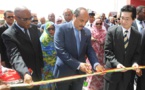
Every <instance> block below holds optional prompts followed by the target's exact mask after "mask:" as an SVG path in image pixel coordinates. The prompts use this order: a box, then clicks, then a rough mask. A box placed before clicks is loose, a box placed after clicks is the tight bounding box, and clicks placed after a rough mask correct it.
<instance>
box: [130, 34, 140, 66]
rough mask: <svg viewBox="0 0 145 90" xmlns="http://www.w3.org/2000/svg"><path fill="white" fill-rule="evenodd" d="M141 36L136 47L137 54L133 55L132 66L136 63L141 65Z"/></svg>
mask: <svg viewBox="0 0 145 90" xmlns="http://www.w3.org/2000/svg"><path fill="white" fill-rule="evenodd" d="M140 47H141V35H140V34H139V37H138V42H137V45H136V49H135V53H134V55H133V60H132V64H134V63H137V64H141V63H140V61H141V60H140V58H141V57H140V55H141V48H140Z"/></svg>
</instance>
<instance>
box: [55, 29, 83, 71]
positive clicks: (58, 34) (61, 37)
mask: <svg viewBox="0 0 145 90" xmlns="http://www.w3.org/2000/svg"><path fill="white" fill-rule="evenodd" d="M65 38H70V40H71V37H65V34H64V31H63V29H62V28H61V27H60V26H58V27H56V30H55V35H54V45H55V49H56V52H57V56H58V57H59V58H60V59H61V60H62V61H63V62H64V63H65V64H67V65H68V66H70V67H71V68H72V69H74V70H77V68H78V67H79V65H80V62H79V61H78V60H76V59H75V58H73V57H72V56H71V55H70V54H69V53H68V52H67V50H66V49H65V45H64V44H65ZM72 48H73V47H72Z"/></svg>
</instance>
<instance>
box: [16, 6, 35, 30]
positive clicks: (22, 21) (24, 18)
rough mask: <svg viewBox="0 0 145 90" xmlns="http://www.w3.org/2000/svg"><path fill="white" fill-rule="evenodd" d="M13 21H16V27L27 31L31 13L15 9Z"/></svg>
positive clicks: (23, 9) (26, 9)
mask: <svg viewBox="0 0 145 90" xmlns="http://www.w3.org/2000/svg"><path fill="white" fill-rule="evenodd" d="M14 14H15V20H16V21H17V23H18V25H19V26H21V27H22V28H25V29H28V28H29V27H30V23H31V19H32V17H31V12H30V10H29V9H28V8H26V7H24V6H21V7H16V8H15V10H14Z"/></svg>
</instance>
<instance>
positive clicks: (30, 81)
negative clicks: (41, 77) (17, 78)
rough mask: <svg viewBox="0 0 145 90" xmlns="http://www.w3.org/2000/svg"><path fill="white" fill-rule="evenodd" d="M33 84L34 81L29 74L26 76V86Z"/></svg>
mask: <svg viewBox="0 0 145 90" xmlns="http://www.w3.org/2000/svg"><path fill="white" fill-rule="evenodd" d="M32 82H33V80H32V77H31V76H30V75H29V74H27V73H26V74H25V75H24V83H26V84H30V83H32ZM32 87H33V86H30V87H28V88H32Z"/></svg>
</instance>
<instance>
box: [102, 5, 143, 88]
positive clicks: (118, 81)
mask: <svg viewBox="0 0 145 90" xmlns="http://www.w3.org/2000/svg"><path fill="white" fill-rule="evenodd" d="M135 17H136V8H135V7H133V6H131V5H125V6H124V7H123V8H122V9H121V13H120V21H121V25H120V26H113V27H110V28H109V30H108V33H107V37H106V41H105V67H106V68H107V69H110V68H125V67H134V70H135V71H136V72H137V73H139V72H140V69H138V66H139V64H138V63H139V61H140V43H141V35H140V33H139V32H138V31H137V30H135V28H133V27H131V25H132V22H133V20H134V19H135ZM135 71H126V70H125V69H124V71H122V72H113V73H107V74H106V75H105V82H104V83H105V86H104V90H130V87H132V80H131V79H132V76H134V73H133V72H135Z"/></svg>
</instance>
